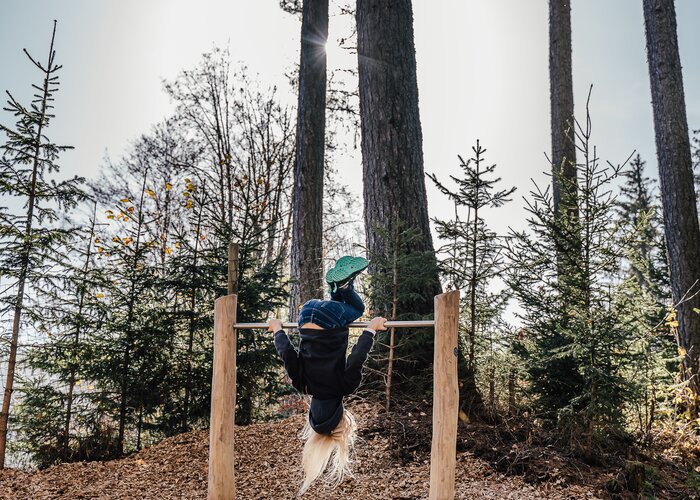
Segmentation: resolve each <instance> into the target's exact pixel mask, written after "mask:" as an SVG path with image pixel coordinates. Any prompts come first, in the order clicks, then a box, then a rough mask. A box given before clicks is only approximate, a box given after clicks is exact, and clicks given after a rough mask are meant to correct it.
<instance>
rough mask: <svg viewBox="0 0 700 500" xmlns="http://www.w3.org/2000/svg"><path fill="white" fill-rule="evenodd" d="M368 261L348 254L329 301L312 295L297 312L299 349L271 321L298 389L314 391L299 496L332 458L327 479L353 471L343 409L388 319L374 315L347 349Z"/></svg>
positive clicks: (348, 417) (333, 275)
mask: <svg viewBox="0 0 700 500" xmlns="http://www.w3.org/2000/svg"><path fill="white" fill-rule="evenodd" d="M368 264H369V263H368V262H367V259H364V258H362V257H350V256H345V257H341V258H340V259H338V261H337V262H336V264H335V266H334V267H333V269H331V270H329V271H328V273H326V282H327V283H328V284H329V285H330V288H331V300H319V299H313V300H310V301H308V302H306V303H305V304H304V305H303V306H302V307H301V310H300V311H299V320H298V321H299V338H300V342H299V351H297V350H296V349H295V348H294V346H293V345H292V343H291V342H290V340H289V337H287V334H286V332H285V331H284V330H282V322H281V321H280V320H278V319H272V320H270V321H268V325H269V328H268V331H271V332H274V333H275V347H276V348H277V352H278V353H279V355H280V357H281V358H282V360H283V361H284V367H285V369H286V371H287V374H288V375H289V378H290V379H291V381H292V385H293V386H294V388H295V389H297V390H299V391H300V392H302V393H303V394H310V395H311V404H310V408H309V417H308V419H307V421H306V425H305V426H304V430H303V431H302V433H301V438H302V439H303V440H304V441H305V443H304V451H303V453H302V460H301V463H302V468H303V470H304V481H303V483H302V486H301V489H300V490H299V494H300V495H302V494H303V493H304V492H305V491H306V490H307V489H308V488H309V486H310V485H311V484H312V483H313V482H314V481H315V480H316V479H317V478H318V477H319V476H320V475H321V474H322V473H323V471H324V470H325V469H326V466H327V465H328V463H329V462H330V470H329V472H328V479H329V481H330V482H331V483H332V484H334V486H335V485H338V484H339V483H340V482H341V481H342V479H343V477H344V476H345V475H352V472H351V471H350V453H351V451H352V447H353V443H354V440H355V435H356V425H355V419H354V417H353V416H352V414H351V413H350V412H349V411H348V410H346V409H345V408H344V407H343V396H347V395H349V394H352V393H353V392H354V391H355V390H356V389H357V388H358V387H359V385H360V382H361V381H362V366H363V365H364V363H365V361H366V360H367V354H368V353H369V351H370V349H371V348H372V345H373V343H374V335H375V334H376V332H377V331H381V330H386V327H385V325H384V323H385V322H386V319H385V318H380V317H377V318H373V319H372V320H371V321H370V322H369V324H368V326H367V328H365V330H364V331H363V332H362V334H361V335H360V337H359V338H358V339H357V342H356V343H355V345H354V346H353V348H352V351H351V352H350V354H349V355H348V356H347V359H346V357H345V354H346V351H347V348H348V326H347V325H348V324H350V323H352V322H353V321H355V320H356V319H357V318H359V317H360V316H361V315H362V313H363V312H364V310H365V305H364V303H363V302H362V299H361V298H360V296H359V295H358V294H357V292H355V287H354V279H355V277H356V276H357V275H358V274H360V273H361V272H362V271H364V270H365V269H366V268H367V265H368Z"/></svg>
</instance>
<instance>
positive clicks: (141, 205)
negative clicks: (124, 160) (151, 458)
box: [86, 174, 173, 454]
mask: <svg viewBox="0 0 700 500" xmlns="http://www.w3.org/2000/svg"><path fill="white" fill-rule="evenodd" d="M149 185H150V184H149V177H148V175H147V174H144V175H143V177H142V180H141V185H140V186H139V188H138V190H135V191H127V192H126V193H122V196H123V197H122V198H121V199H120V200H119V201H118V202H117V203H115V206H114V210H112V209H108V210H107V218H108V219H109V220H112V221H114V225H113V226H112V227H111V228H110V230H111V231H112V233H111V234H112V237H111V239H110V238H109V236H106V235H104V236H100V239H101V240H102V241H103V242H104V247H100V248H102V253H103V254H105V257H104V259H103V265H104V266H105V268H106V269H107V270H108V271H109V273H110V278H111V282H110V283H109V286H108V287H106V289H105V290H104V291H103V292H102V293H104V294H105V300H106V302H107V304H108V305H109V309H110V315H109V319H108V321H107V322H106V323H105V325H104V328H103V329H102V331H101V332H99V335H98V336H96V337H94V338H92V339H91V341H92V344H93V349H94V358H93V361H92V362H91V363H89V364H88V366H87V367H86V370H88V376H89V377H90V379H91V380H94V381H96V383H98V385H99V386H100V387H102V388H105V389H108V390H110V391H112V394H114V395H115V397H114V399H113V400H112V402H111V403H112V411H113V412H114V415H115V421H116V426H117V428H118V431H117V446H116V448H117V454H122V453H123V452H124V450H125V449H126V448H127V445H129V446H133V447H135V448H137V449H138V448H139V447H140V446H141V444H142V433H143V431H144V429H145V427H147V426H148V418H149V417H150V416H151V415H152V414H153V413H155V412H156V411H157V410H158V405H159V404H160V402H161V401H162V394H163V392H164V391H163V381H164V380H165V375H166V374H167V372H168V370H169V362H168V361H169V360H168V358H169V355H170V353H171V340H172V330H173V320H172V315H171V314H169V310H168V307H167V305H168V298H167V293H168V291H167V290H165V289H164V288H163V286H162V278H161V275H160V268H159V267H158V266H157V265H156V263H157V260H156V256H157V253H158V251H159V248H160V247H161V246H162V245H164V244H166V243H167V242H162V241H157V240H155V239H150V238H149V234H150V233H152V232H153V231H152V230H149V229H148V228H149V226H152V225H153V224H154V219H156V218H157V217H158V214H156V213H154V212H153V211H152V209H151V204H150V203H149V202H148V199H149V198H150V197H149V190H150V188H149V187H148V186H149ZM132 426H135V429H133V427H132ZM127 427H128V428H127ZM132 430H135V432H129V431H132ZM127 432H129V436H127ZM133 435H135V439H133V440H132V439H128V438H129V437H130V436H133ZM134 441H135V442H134Z"/></svg>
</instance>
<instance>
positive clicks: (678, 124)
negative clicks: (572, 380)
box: [642, 0, 700, 414]
mask: <svg viewBox="0 0 700 500" xmlns="http://www.w3.org/2000/svg"><path fill="white" fill-rule="evenodd" d="M642 4H643V7H644V9H643V10H644V27H645V34H646V42H647V43H646V46H647V61H648V64H649V82H650V87H651V101H652V108H653V114H654V133H655V136H656V154H657V158H658V163H659V181H660V185H661V201H662V205H663V215H664V232H665V237H666V248H667V253H668V266H669V275H670V278H671V290H672V293H673V302H674V305H675V306H676V308H677V310H676V314H677V319H678V333H679V341H680V347H681V348H682V349H683V350H684V351H685V353H686V355H685V358H684V360H683V364H684V370H683V373H684V374H685V376H686V377H687V380H688V383H689V385H690V388H691V390H692V391H693V392H694V393H695V395H696V396H697V395H700V315H698V314H697V313H696V312H695V310H696V309H700V294H698V293H697V292H698V290H700V288H699V286H700V223H699V222H698V207H697V203H696V202H697V199H696V193H695V189H694V185H693V167H692V156H691V152H690V137H689V130H688V120H687V116H686V104H685V95H684V91H683V72H682V70H681V60H680V54H679V51H678V36H677V33H676V11H675V6H674V2H673V0H644V1H643V2H642ZM692 411H693V413H694V414H697V413H699V412H700V406H698V405H697V404H694V405H693V408H692Z"/></svg>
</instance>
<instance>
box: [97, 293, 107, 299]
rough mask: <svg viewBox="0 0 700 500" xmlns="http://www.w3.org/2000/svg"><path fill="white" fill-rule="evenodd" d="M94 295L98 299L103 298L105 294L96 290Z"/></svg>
mask: <svg viewBox="0 0 700 500" xmlns="http://www.w3.org/2000/svg"><path fill="white" fill-rule="evenodd" d="M95 297H96V298H98V299H104V298H105V294H104V293H102V292H97V293H96V294H95Z"/></svg>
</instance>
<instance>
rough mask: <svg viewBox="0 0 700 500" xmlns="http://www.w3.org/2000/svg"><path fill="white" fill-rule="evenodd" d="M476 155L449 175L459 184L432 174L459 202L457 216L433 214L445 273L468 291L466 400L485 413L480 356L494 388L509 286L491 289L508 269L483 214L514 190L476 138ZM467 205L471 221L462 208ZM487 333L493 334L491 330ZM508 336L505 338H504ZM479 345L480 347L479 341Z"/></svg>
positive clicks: (450, 284) (463, 328)
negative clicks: (504, 182)
mask: <svg viewBox="0 0 700 500" xmlns="http://www.w3.org/2000/svg"><path fill="white" fill-rule="evenodd" d="M472 152H473V157H471V158H469V159H468V160H467V161H465V160H464V158H462V157H461V156H458V158H459V161H460V169H461V170H462V175H461V176H460V177H456V176H450V178H451V179H452V181H453V182H454V183H455V184H456V187H455V188H449V187H447V186H445V185H444V184H443V183H442V182H441V181H439V180H438V179H437V177H436V176H435V175H434V174H429V175H428V177H429V178H430V179H431V180H432V181H433V182H434V183H435V185H436V186H437V187H438V189H440V191H441V192H442V193H443V194H445V195H447V196H448V197H449V199H450V200H452V201H453V203H454V208H455V214H454V219H450V220H443V219H439V218H434V219H433V222H434V223H435V227H436V231H437V233H438V235H439V236H440V238H441V239H442V240H443V241H444V243H443V245H442V246H441V247H440V248H439V249H438V253H439V254H441V255H443V258H442V259H441V261H440V268H441V269H440V270H441V274H442V276H443V277H444V278H445V279H446V280H447V286H448V287H450V288H455V289H459V290H464V293H462V294H461V302H462V303H461V311H462V314H461V316H462V318H463V321H461V322H460V323H461V324H460V333H461V335H460V343H461V345H462V352H466V353H468V355H467V357H466V359H465V360H464V361H466V364H465V363H464V362H462V363H460V364H461V365H462V366H461V367H460V368H461V370H460V371H461V372H462V373H461V378H462V379H463V386H462V391H461V395H460V397H461V399H462V401H463V404H466V405H467V408H468V411H470V413H472V414H473V415H479V414H483V401H482V397H481V395H480V394H479V393H478V390H477V388H476V376H477V371H478V370H477V367H478V366H483V365H484V363H477V350H479V349H478V348H480V353H479V354H482V355H483V354H486V355H487V360H488V361H487V364H488V367H489V368H488V370H489V378H488V380H489V388H490V389H491V388H492V386H493V378H494V377H495V366H494V364H493V363H494V354H495V352H494V350H493V348H494V345H497V344H500V343H501V342H500V341H498V340H494V336H495V335H497V333H496V331H495V330H494V329H499V330H501V331H504V330H503V329H502V327H503V324H502V321H501V320H500V318H501V314H502V312H503V310H504V308H505V305H506V303H507V301H508V298H509V297H508V290H507V289H504V290H500V291H496V292H494V291H492V290H490V288H491V287H490V285H491V282H492V281H493V279H494V278H495V277H497V276H498V275H499V274H501V273H502V272H503V268H504V260H503V254H502V249H503V245H502V238H501V237H500V236H498V235H497V234H496V233H495V232H494V231H492V230H491V229H490V228H489V227H488V225H487V223H486V220H485V218H484V211H485V210H489V209H496V208H499V207H502V206H503V205H504V204H505V203H507V202H508V201H510V196H511V195H512V194H513V193H514V192H515V188H514V187H512V188H509V189H498V188H497V185H498V184H499V182H500V181H501V179H500V177H496V178H494V177H493V176H494V172H495V170H496V165H495V164H494V165H484V163H485V158H484V155H485V153H486V149H484V148H483V147H482V146H481V144H480V142H479V141H478V140H477V141H476V145H475V146H472ZM465 208H466V210H467V214H466V219H464V218H462V216H461V215H460V213H459V212H460V210H464V209H465ZM487 332H488V333H487ZM501 340H504V339H501ZM479 344H480V345H479Z"/></svg>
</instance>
